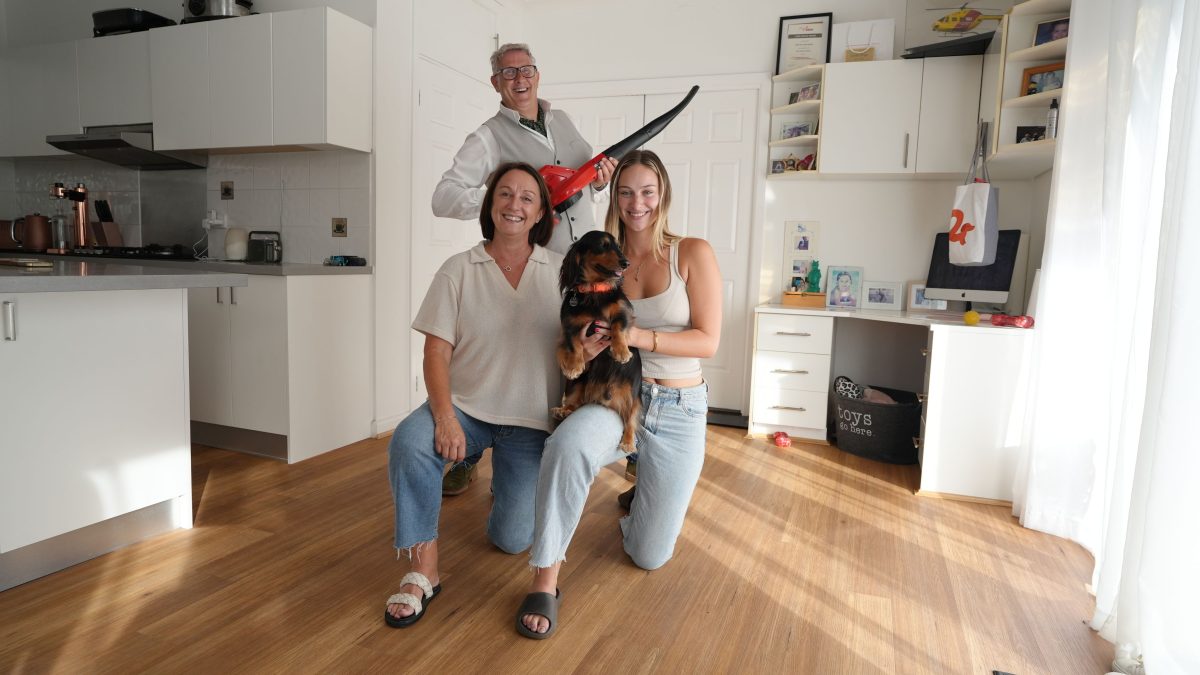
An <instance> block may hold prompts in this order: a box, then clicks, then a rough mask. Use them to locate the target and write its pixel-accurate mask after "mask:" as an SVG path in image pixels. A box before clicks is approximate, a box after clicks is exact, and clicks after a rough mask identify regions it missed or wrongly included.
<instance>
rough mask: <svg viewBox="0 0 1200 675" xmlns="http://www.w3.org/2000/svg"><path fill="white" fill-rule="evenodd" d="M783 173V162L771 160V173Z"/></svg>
mask: <svg viewBox="0 0 1200 675" xmlns="http://www.w3.org/2000/svg"><path fill="white" fill-rule="evenodd" d="M783 172H784V168H783V160H782V159H773V160H771V173H783Z"/></svg>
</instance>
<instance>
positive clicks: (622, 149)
mask: <svg viewBox="0 0 1200 675" xmlns="http://www.w3.org/2000/svg"><path fill="white" fill-rule="evenodd" d="M698 91H700V87H699V86H697V85H692V89H691V90H690V91H689V92H688V93H687V96H684V97H683V100H682V101H680V102H679V104H678V105H676V106H675V107H674V108H671V109H670V110H668V111H667V112H665V113H663V114H661V115H659V116H658V117H655V118H654V119H653V120H650V123H649V124H647V125H646V126H644V127H642V128H641V129H638V130H637V131H635V132H633V133H632V134H631V135H630V136H629V137H628V138H626V139H625V140H623V141H618V142H617V143H615V144H613V145H612V146H611V147H609V148H608V149H607V150H605V151H604V153H603V154H604V155H605V156H606V157H612V158H613V159H621V158H622V157H624V156H625V153H627V152H629V151H630V150H633V149H634V148H636V147H638V146H639V145H645V144H646V142H647V141H649V140H650V139H651V138H654V137H655V136H657V135H658V133H659V132H660V131H662V130H663V129H665V128H666V127H667V125H668V124H670V123H671V120H673V119H675V117H676V115H678V114H679V113H681V112H683V109H684V108H686V107H687V105H688V104H689V103H691V102H692V98H693V97H695V96H696V92H698Z"/></svg>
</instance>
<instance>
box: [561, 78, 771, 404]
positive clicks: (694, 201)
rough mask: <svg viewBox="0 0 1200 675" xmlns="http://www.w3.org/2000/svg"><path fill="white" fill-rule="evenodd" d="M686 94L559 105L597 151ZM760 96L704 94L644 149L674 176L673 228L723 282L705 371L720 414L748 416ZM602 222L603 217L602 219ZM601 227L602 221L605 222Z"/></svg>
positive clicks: (572, 101)
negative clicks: (712, 352) (717, 343)
mask: <svg viewBox="0 0 1200 675" xmlns="http://www.w3.org/2000/svg"><path fill="white" fill-rule="evenodd" d="M684 93H686V90H680V91H679V92H676V93H670V94H650V95H646V96H604V97H595V98H565V99H561V100H558V99H556V100H555V101H554V104H555V105H556V106H557V107H559V108H561V109H562V110H564V111H566V112H567V113H568V115H569V116H570V117H571V119H572V121H574V122H576V126H577V127H578V128H579V130H580V132H581V133H582V134H583V137H584V138H586V139H587V140H588V142H589V143H591V144H592V145H593V147H595V148H596V149H597V152H599V151H600V150H603V149H604V148H606V147H608V146H610V145H612V144H613V143H615V142H616V141H619V140H621V139H622V138H625V137H626V136H628V135H629V134H630V133H632V132H633V131H635V130H637V129H639V128H640V127H641V126H642V124H644V120H650V119H654V118H655V117H657V116H658V115H661V114H662V113H664V112H666V111H667V110H668V109H670V108H672V107H674V106H675V105H676V104H677V103H679V101H680V100H681V99H682V98H683V95H684ZM757 106H758V92H757V91H756V90H753V89H747V90H732V91H713V92H705V91H703V90H701V92H700V93H699V94H697V95H696V98H695V99H693V100H692V102H691V103H690V104H689V105H688V107H687V108H686V109H684V111H683V112H682V113H680V115H679V117H677V118H675V120H674V121H673V122H671V124H670V126H668V127H667V128H666V129H665V130H663V132H662V133H661V134H659V135H658V136H657V137H655V138H654V139H653V140H651V141H650V142H649V143H648V144H647V145H646V147H647V148H649V149H651V150H654V151H655V152H656V153H658V155H659V156H660V157H662V159H663V162H664V163H665V164H666V165H667V170H668V172H669V173H670V176H671V186H672V188H673V189H674V191H675V192H674V198H673V201H672V204H671V213H670V214H669V215H670V222H671V229H672V230H674V231H675V232H677V233H679V234H682V235H686V236H691V237H700V238H703V239H707V240H708V242H709V243H710V244H712V246H713V249H714V250H715V251H716V253H717V261H718V263H719V264H720V266H721V275H722V277H723V278H724V284H723V291H724V296H725V297H724V300H723V304H724V310H725V311H724V325H723V327H722V329H721V347H720V349H719V350H718V351H717V355H716V356H715V357H713V358H712V359H709V360H707V361H706V362H705V364H704V376H705V378H706V379H707V380H708V383H709V386H710V388H711V390H710V392H709V404H710V405H711V406H712V407H714V408H726V409H729V410H739V411H740V410H742V409H743V407H744V401H745V400H746V395H745V394H746V392H745V380H746V378H745V375H746V369H747V367H748V366H747V363H748V349H747V343H746V340H747V335H748V334H749V326H750V323H751V321H750V319H751V317H750V306H749V303H748V301H747V289H748V288H749V283H750V280H751V274H750V257H751V256H750V222H751V217H752V212H753V199H752V195H753V192H754V153H755V138H756V136H755V134H756V132H757V129H756V126H757V119H758V117H757V114H758V113H757ZM600 217H601V218H602V217H603V216H602V212H601V214H600ZM601 222H602V221H601Z"/></svg>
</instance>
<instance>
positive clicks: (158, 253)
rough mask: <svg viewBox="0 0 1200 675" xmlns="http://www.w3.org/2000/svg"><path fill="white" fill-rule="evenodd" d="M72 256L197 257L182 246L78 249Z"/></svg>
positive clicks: (181, 258) (155, 245) (155, 258)
mask: <svg viewBox="0 0 1200 675" xmlns="http://www.w3.org/2000/svg"><path fill="white" fill-rule="evenodd" d="M71 255H79V256H95V257H97V258H134V259H140V260H152V259H153V260H194V259H195V255H194V254H193V253H192V252H191V251H190V250H188V249H187V248H185V247H184V246H182V245H181V244H175V245H174V246H160V245H159V244H147V245H145V246H96V247H94V248H76V249H72V250H71Z"/></svg>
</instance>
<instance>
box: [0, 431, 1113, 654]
mask: <svg viewBox="0 0 1200 675" xmlns="http://www.w3.org/2000/svg"><path fill="white" fill-rule="evenodd" d="M741 433H742V432H741V430H737V429H728V428H722V427H709V444H708V458H707V462H706V464H705V467H704V473H703V476H702V478H701V481H700V485H699V486H698V488H697V491H696V497H695V499H694V500H693V502H692V507H691V510H690V511H689V515H688V521H687V525H686V526H685V527H684V530H683V535H682V537H681V539H680V541H679V545H678V547H677V550H676V556H675V558H674V559H673V560H672V561H671V562H670V563H668V564H667V566H666V567H664V568H662V569H660V570H657V571H654V572H646V571H643V570H639V569H637V568H636V567H634V566H633V565H632V564H631V563H630V562H629V560H628V559H627V558H626V557H625V555H624V553H623V552H622V550H621V543H620V540H619V537H618V529H617V522H616V521H617V518H618V516H619V515H620V514H619V511H618V508H617V505H616V503H615V499H614V497H615V495H616V494H617V492H618V491H620V490H623V489H625V487H626V486H627V485H628V484H627V483H626V482H625V481H624V479H623V478H622V476H621V473H620V466H618V465H614V466H612V467H609V468H608V469H606V470H605V471H603V472H602V473H601V475H600V477H599V478H598V479H597V482H596V486H595V488H594V489H593V491H592V496H591V499H590V500H589V502H588V505H587V510H586V512H585V514H584V517H583V521H582V523H581V524H580V528H579V531H578V533H577V536H576V539H575V543H574V545H573V547H572V548H571V549H570V550H569V551H568V561H567V563H566V565H565V567H564V570H563V575H562V590H563V596H564V602H563V606H562V613H561V615H560V628H559V630H558V633H557V634H556V635H555V636H554V637H553V638H552V639H550V640H548V641H544V642H536V641H531V640H527V639H525V638H522V637H520V636H518V635H517V633H516V631H515V630H514V628H513V616H514V613H515V611H516V607H517V605H518V603H519V602H520V600H521V597H522V596H523V595H524V593H525V588H526V585H527V583H528V580H529V573H528V570H527V567H526V564H527V557H526V556H524V555H518V556H510V555H505V554H503V553H501V552H499V551H498V550H496V549H494V548H492V547H491V546H490V545H489V544H488V543H487V541H486V539H485V537H484V519H485V516H486V512H487V509H488V505H489V496H488V489H487V488H488V480H487V478H488V476H489V474H490V468H489V466H488V465H487V464H486V463H485V464H484V465H481V473H482V474H483V476H482V480H478V481H476V482H475V483H474V484H473V485H472V487H471V489H470V490H469V491H468V492H467V493H466V494H464V495H461V496H458V497H451V498H447V499H446V501H445V504H444V508H443V511H442V528H441V542H442V544H441V551H442V583H443V586H444V590H443V592H442V594H441V595H440V596H439V597H438V599H437V601H436V602H434V603H433V604H432V605H431V607H430V609H429V613H428V614H427V615H426V617H425V618H424V619H423V620H422V621H421V622H420V623H419V624H417V625H416V626H415V627H413V628H409V629H406V630H394V629H391V628H388V627H387V626H386V625H384V622H383V618H382V614H383V609H384V600H385V599H386V597H387V596H388V595H389V594H390V593H393V592H395V590H396V584H397V582H398V580H399V578H400V576H401V574H402V573H403V572H404V571H405V569H406V565H405V563H404V562H398V561H397V560H396V556H395V553H394V551H393V549H392V545H391V536H392V507H391V499H390V496H389V491H388V484H387V469H386V443H385V441H378V440H377V441H365V442H362V443H358V444H355V445H353V446H350V447H347V448H344V449H342V450H339V451H337V452H333V453H329V454H327V455H323V456H320V457H317V458H314V459H311V460H308V461H306V462H303V463H301V464H298V465H295V466H287V465H285V464H282V463H280V462H278V461H274V460H265V459H258V458H254V457H249V456H246V455H239V454H236V453H229V452H224V451H218V450H211V449H207V448H199V447H198V448H197V449H196V451H195V452H194V461H193V464H194V478H195V481H194V484H195V491H194V503H195V507H194V508H195V512H196V526H195V528H194V529H192V530H187V531H179V532H175V533H172V534H168V535H164V536H161V537H157V538H155V539H153V540H151V541H148V542H144V543H142V544H139V545H136V546H132V547H129V548H126V549H123V550H120V551H117V552H114V553H111V554H109V555H106V556H103V557H101V558H98V559H95V560H92V561H90V562H87V563H84V564H81V565H77V566H75V567H73V568H71V569H68V570H64V571H62V572H59V573H58V574H54V575H51V576H49V577H45V578H42V579H39V580H37V581H34V582H31V583H28V584H25V585H23V586H19V587H17V588H14V589H11V590H9V591H6V592H3V593H0V672H4V673H9V672H17V673H27V672H28V673H40V672H64V673H67V672H70V673H76V672H121V673H128V672H146V671H150V672H159V673H177V672H195V673H209V672H221V673H225V672H247V673H262V672H303V673H315V672H322V673H324V672H390V673H395V672H402V673H403V672H421V673H469V672H488V673H510V672H540V673H566V672H607V673H650V672H663V673H693V672H703V673H805V674H807V673H820V674H825V673H879V674H890V673H954V674H959V673H984V674H990V673H991V671H992V670H993V669H995V670H1000V671H1006V672H1010V673H1019V674H1021V675H1027V674H1030V673H1055V674H1056V675H1061V674H1069V673H1104V672H1106V671H1107V670H1108V669H1107V667H1106V665H1107V664H1108V663H1109V661H1110V660H1111V658H1112V648H1111V646H1110V645H1108V643H1106V642H1104V641H1103V640H1101V639H1100V638H1099V637H1097V636H1096V635H1095V634H1093V633H1092V631H1091V630H1089V629H1088V627H1087V619H1088V618H1089V617H1090V616H1091V612H1092V601H1091V599H1090V597H1089V595H1088V594H1087V592H1086V590H1085V586H1084V585H1085V583H1086V582H1087V581H1088V577H1089V574H1090V569H1091V558H1090V556H1089V555H1088V554H1087V553H1086V552H1084V551H1083V550H1082V549H1081V548H1080V547H1078V546H1076V545H1074V544H1072V543H1069V542H1067V541H1064V540H1061V539H1057V538H1054V537H1051V536H1048V535H1043V534H1039V533H1037V532H1033V531H1030V530H1026V529H1023V528H1021V527H1020V526H1018V525H1017V523H1016V522H1015V521H1014V520H1013V519H1012V518H1011V517H1010V516H1009V515H1008V510H1007V509H1006V508H1003V507H996V506H984V505H979V504H968V503H960V502H952V501H944V500H939V499H929V498H918V497H915V496H913V495H912V490H913V489H914V487H915V485H916V482H917V469H916V467H895V466H889V465H884V464H878V463H874V462H869V461H865V460H860V459H858V458H855V457H852V456H849V455H846V454H844V453H841V452H839V451H837V450H836V449H834V448H829V447H820V446H810V445H796V446H793V447H792V448H787V449H777V448H775V447H774V446H772V445H770V444H768V443H767V442H766V441H762V440H744V439H743V438H742V436H741Z"/></svg>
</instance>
